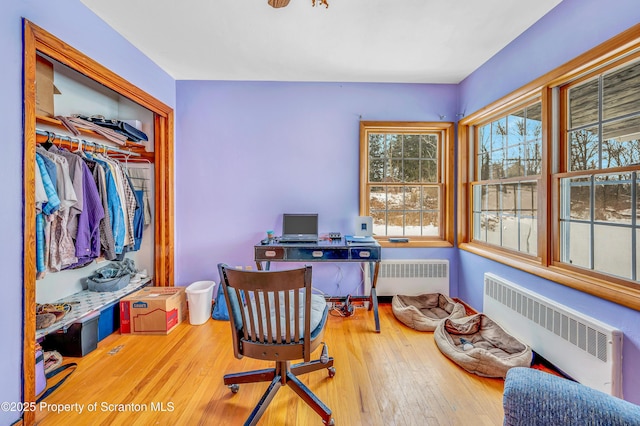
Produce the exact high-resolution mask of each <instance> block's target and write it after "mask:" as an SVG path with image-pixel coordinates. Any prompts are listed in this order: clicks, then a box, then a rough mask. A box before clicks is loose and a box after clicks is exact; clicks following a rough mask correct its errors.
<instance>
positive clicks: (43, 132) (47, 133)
mask: <svg viewBox="0 0 640 426" xmlns="http://www.w3.org/2000/svg"><path fill="white" fill-rule="evenodd" d="M36 135H40V136H47V137H49V136H51V135H53V138H54V139H60V140H63V141H69V142H75V143H77V144H79V145H80V144H82V145H93V146H95V147H100V148H104V149H107V150H109V151H113V152H118V153H120V154H125V155H130V156H132V157H140V154H138V153H137V152H133V151H127V150H124V149H119V148H115V147H112V146H110V145H104V144H101V143H96V142H93V141H85V140H80V139H78V138H72V137H70V136H66V135H59V134H57V133H54V132H50V131H47V130H41V129H36Z"/></svg>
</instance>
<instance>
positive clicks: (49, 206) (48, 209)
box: [36, 153, 60, 214]
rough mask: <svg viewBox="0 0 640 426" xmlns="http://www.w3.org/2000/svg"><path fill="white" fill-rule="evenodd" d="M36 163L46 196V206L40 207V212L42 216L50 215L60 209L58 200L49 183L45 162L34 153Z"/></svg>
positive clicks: (50, 182) (54, 188) (53, 186)
mask: <svg viewBox="0 0 640 426" xmlns="http://www.w3.org/2000/svg"><path fill="white" fill-rule="evenodd" d="M36 163H37V165H38V168H39V169H40V175H42V184H43V185H44V191H45V193H46V194H47V198H48V199H49V201H47V203H46V204H43V205H42V212H43V213H44V214H52V213H55V212H56V211H58V209H59V208H60V198H58V192H57V191H56V187H55V185H54V184H53V182H52V181H51V176H50V175H49V172H48V171H47V166H46V165H45V161H44V159H43V157H42V155H40V154H38V153H36Z"/></svg>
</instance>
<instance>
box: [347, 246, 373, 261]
mask: <svg viewBox="0 0 640 426" xmlns="http://www.w3.org/2000/svg"><path fill="white" fill-rule="evenodd" d="M349 258H350V259H352V260H357V259H362V260H363V261H366V260H380V247H353V248H350V249H349Z"/></svg>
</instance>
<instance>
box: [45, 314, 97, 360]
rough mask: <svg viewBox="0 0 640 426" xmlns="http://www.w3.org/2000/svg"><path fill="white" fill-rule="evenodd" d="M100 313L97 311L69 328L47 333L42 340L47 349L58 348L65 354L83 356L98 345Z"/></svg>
mask: <svg viewBox="0 0 640 426" xmlns="http://www.w3.org/2000/svg"><path fill="white" fill-rule="evenodd" d="M99 318H100V313H99V312H95V313H93V314H91V315H88V316H86V317H84V318H82V319H80V320H79V321H78V322H74V323H73V324H71V325H70V326H69V327H68V328H66V329H62V330H58V331H56V332H53V333H51V334H49V335H47V336H46V337H45V339H44V341H43V342H42V347H43V348H45V350H56V351H58V352H60V354H61V355H64V356H73V357H81V356H85V355H87V354H88V353H89V352H91V351H93V350H94V349H96V348H97V347H98V320H99Z"/></svg>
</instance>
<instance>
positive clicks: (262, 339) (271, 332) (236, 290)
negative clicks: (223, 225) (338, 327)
mask: <svg viewBox="0 0 640 426" xmlns="http://www.w3.org/2000/svg"><path fill="white" fill-rule="evenodd" d="M218 270H219V272H220V285H222V288H223V290H224V296H225V300H226V302H227V307H228V309H229V320H230V324H231V335H232V337H233V350H234V354H235V356H236V358H238V359H240V358H242V357H243V356H248V357H250V358H254V359H262V360H265V361H275V367H274V368H270V369H264V370H256V371H249V372H242V373H235V374H226V375H225V376H224V384H225V385H227V386H229V388H230V389H231V391H232V392H233V393H237V392H238V390H239V385H240V384H241V383H254V382H271V384H270V385H269V387H268V388H267V390H266V392H265V393H264V395H263V396H262V399H260V401H259V402H258V405H257V406H256V407H255V408H254V409H253V412H252V413H251V415H250V416H249V418H248V419H247V421H246V422H245V425H255V424H256V423H257V422H258V420H259V419H260V417H261V416H262V414H263V413H264V411H265V410H266V409H267V406H268V405H269V403H270V402H271V400H272V399H273V397H274V396H275V394H276V392H277V391H278V389H280V387H281V386H289V387H290V388H291V389H293V391H294V392H295V393H297V394H298V395H299V396H300V397H301V398H302V399H303V400H304V402H306V403H307V404H308V405H309V406H310V407H311V408H313V409H314V410H315V412H316V413H318V414H319V415H320V417H322V421H323V423H324V424H327V425H333V424H334V421H333V419H332V418H331V410H330V409H329V407H327V406H326V405H325V404H324V403H323V402H322V401H320V400H319V399H318V398H317V397H316V396H315V395H314V394H313V392H311V390H309V389H308V388H307V387H306V386H305V385H304V384H303V383H302V382H301V381H300V380H299V379H298V378H297V377H296V376H298V375H300V374H304V373H309V372H311V371H316V370H319V369H322V368H326V369H327V370H328V372H329V377H333V376H334V375H335V368H334V367H333V358H332V357H329V356H328V353H327V347H326V345H324V342H322V337H323V335H324V329H325V325H326V322H327V317H328V308H327V304H326V302H325V299H324V297H323V296H321V295H318V294H312V292H311V266H306V267H303V268H299V269H291V270H287V271H243V270H238V269H234V268H231V267H229V266H228V265H225V264H222V263H221V264H219V265H218ZM321 343H322V344H323V348H322V355H321V357H320V359H319V360H314V361H311V353H312V352H313V351H314V350H315V349H316V348H317V347H318V346H319V345H320V344H321ZM299 359H302V360H304V362H302V363H299V364H293V365H291V361H293V360H299Z"/></svg>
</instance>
